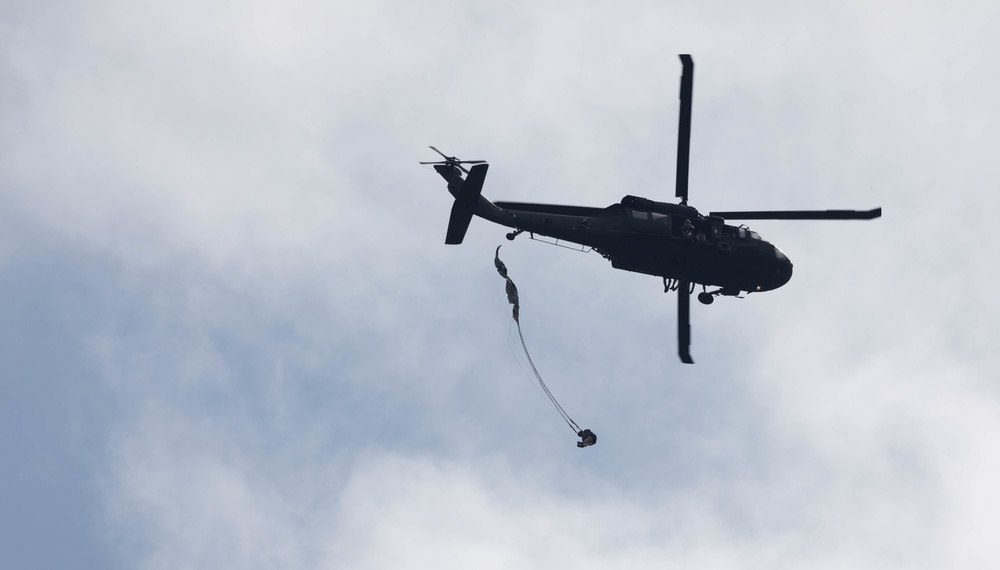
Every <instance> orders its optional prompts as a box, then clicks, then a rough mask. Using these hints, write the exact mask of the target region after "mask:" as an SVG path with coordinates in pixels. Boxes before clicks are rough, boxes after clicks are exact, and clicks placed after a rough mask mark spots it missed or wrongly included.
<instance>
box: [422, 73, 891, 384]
mask: <svg viewBox="0 0 1000 570" xmlns="http://www.w3.org/2000/svg"><path fill="white" fill-rule="evenodd" d="M680 59H681V66H682V73H681V93H680V101H681V110H680V124H679V129H678V135H677V186H676V190H677V191H676V197H678V198H680V204H671V203H666V202H654V201H652V200H649V199H647V198H640V197H637V196H625V197H624V198H622V200H621V202H619V203H618V204H612V205H610V206H608V207H607V208H588V207H583V206H564V205H555V204H530V203H524V202H491V201H489V200H487V199H486V198H485V197H484V196H483V195H482V189H483V182H484V180H485V179H486V171H487V169H488V168H489V165H488V164H486V161H484V160H459V159H458V158H456V157H453V156H447V155H445V154H444V153H442V152H441V151H439V150H438V149H436V148H434V147H430V148H431V149H432V150H434V151H435V152H437V153H438V154H440V155H441V156H442V157H444V160H443V161H436V162H421V163H420V164H432V165H434V169H435V170H436V171H437V172H438V174H440V175H441V176H442V177H443V178H444V179H445V180H446V181H447V182H448V191H449V192H451V193H452V195H453V196H454V197H455V203H454V205H452V208H451V219H450V220H449V222H448V233H447V234H446V237H445V243H446V244H460V243H462V240H463V239H464V237H465V232H466V230H468V228H469V222H470V221H471V220H472V216H474V215H475V216H479V217H481V218H484V219H486V220H489V221H491V222H494V223H497V224H500V225H503V226H508V227H511V228H514V231H513V232H511V233H508V234H507V239H509V240H513V239H514V238H515V237H516V236H517V235H518V234H520V233H522V232H528V233H529V234H530V235H531V236H532V237H534V234H538V235H542V236H547V237H550V238H554V239H556V240H562V241H568V242H572V243H576V244H580V245H581V246H586V247H590V248H592V249H593V250H594V251H596V252H598V253H600V254H601V255H602V256H604V257H605V258H606V259H608V260H610V261H611V266H612V267H614V268H616V269H624V270H627V271H635V272H637V273H645V274H648V275H656V276H658V277H662V278H663V284H664V290H665V291H676V292H677V321H678V322H677V341H678V350H679V354H680V358H681V361H682V362H685V363H687V364H693V363H694V360H693V359H692V358H691V351H690V348H691V306H690V295H691V293H692V292H693V291H694V287H695V285H701V286H702V292H701V293H699V294H698V300H699V301H700V302H702V303H704V304H706V305H708V304H711V303H712V301H714V299H715V296H716V295H726V296H734V297H739V296H740V295H741V293H743V292H748V293H749V292H760V291H770V290H772V289H777V288H778V287H781V286H782V285H784V284H785V283H787V282H788V280H789V279H791V277H792V262H791V261H790V260H789V259H788V257H787V256H786V255H785V254H784V253H783V252H782V251H781V250H780V249H778V248H777V247H775V246H774V245H772V244H771V243H769V242H768V241H767V240H765V239H764V238H762V237H761V236H760V234H758V233H757V232H754V231H751V230H750V228H748V227H746V226H743V225H741V226H730V225H727V224H726V223H725V220H870V219H873V218H878V217H881V216H882V208H875V209H873V210H867V211H858V210H760V211H735V212H709V213H708V215H707V216H703V215H702V214H701V213H699V212H698V210H696V209H695V208H693V207H691V206H688V205H687V198H688V162H689V156H690V150H691V94H692V92H693V86H694V61H693V60H692V59H691V56H690V55H688V54H681V55H680ZM463 164H471V165H475V166H472V168H471V169H469V170H466V169H465V167H463V166H462V165H463ZM462 173H465V174H466V175H467V176H466V177H464V178H463V177H462ZM709 286H713V287H718V289H716V290H714V291H709V290H708V287H709Z"/></svg>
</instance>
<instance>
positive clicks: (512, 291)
mask: <svg viewBox="0 0 1000 570" xmlns="http://www.w3.org/2000/svg"><path fill="white" fill-rule="evenodd" d="M500 247H501V246H497V250H496V254H495V256H494V258H493V264H494V265H495V266H496V268H497V273H499V274H500V276H501V277H503V278H504V279H506V280H507V285H506V290H507V301H508V302H509V303H510V304H511V305H513V306H514V308H513V311H512V315H513V317H514V322H515V323H516V324H517V336H518V338H520V339H521V348H523V349H524V355H525V356H526V357H527V359H528V364H529V365H530V366H531V371H532V372H533V373H534V375H535V379H536V380H537V381H538V385H539V386H541V387H542V390H543V391H544V392H545V395H546V396H547V397H548V399H549V402H551V403H552V407H554V408H555V409H556V411H557V412H559V415H560V416H562V419H563V421H565V422H566V425H568V426H569V428H570V429H571V430H573V433H575V434H579V433H581V431H582V430H581V429H580V426H579V425H577V423H576V422H575V421H573V418H571V417H569V414H567V413H566V410H564V409H563V407H562V406H561V405H559V401H558V400H556V397H555V396H553V395H552V392H551V391H550V390H549V387H548V386H546V385H545V380H542V375H541V374H539V373H538V368H536V367H535V363H534V361H533V360H531V353H529V352H528V344H527V343H526V342H524V333H522V332H521V319H520V311H521V305H520V300H519V299H518V296H517V286H516V285H514V282H513V281H512V280H511V278H510V277H508V276H507V266H506V265H504V263H503V262H502V261H500Z"/></svg>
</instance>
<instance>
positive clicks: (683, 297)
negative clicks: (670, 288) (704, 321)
mask: <svg viewBox="0 0 1000 570" xmlns="http://www.w3.org/2000/svg"><path fill="white" fill-rule="evenodd" d="M677 352H678V353H679V354H680V355H681V362H683V363H684V364H694V360H693V359H692V358H691V283H689V282H687V281H681V282H680V283H678V285H677Z"/></svg>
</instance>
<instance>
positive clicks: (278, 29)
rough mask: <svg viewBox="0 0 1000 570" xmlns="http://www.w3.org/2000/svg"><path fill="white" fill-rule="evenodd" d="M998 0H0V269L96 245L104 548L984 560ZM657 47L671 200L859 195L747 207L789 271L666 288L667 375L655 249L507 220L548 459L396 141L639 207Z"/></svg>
mask: <svg viewBox="0 0 1000 570" xmlns="http://www.w3.org/2000/svg"><path fill="white" fill-rule="evenodd" d="M654 4H655V5H654ZM880 6H881V5H880ZM990 10H992V9H991V8H989V7H985V6H984V7H976V6H973V5H972V4H967V5H963V6H960V7H958V8H957V9H956V8H949V9H947V10H946V9H944V7H938V6H935V5H933V4H924V5H921V6H910V5H906V6H902V5H901V6H897V7H894V8H892V9H886V8H884V7H872V6H868V5H862V4H857V5H855V4H852V3H835V4H830V5H827V6H823V7H818V6H805V5H801V4H799V3H785V2H773V3H769V4H768V6H767V7H761V6H759V5H754V6H752V7H751V6H742V7H740V6H730V5H726V4H724V3H716V4H711V3H710V4H707V5H703V6H700V7H697V8H692V7H675V6H670V5H663V4H662V3H653V4H650V3H643V2H633V3H629V4H627V5H624V6H623V5H621V4H615V5H612V4H611V3H608V4H606V5H605V4H603V3H600V4H591V5H587V6H581V5H576V4H567V3H561V2H543V3H541V4H539V3H537V2H535V3H520V4H517V3H515V4H510V5H505V6H504V7H479V6H475V5H470V4H466V3H462V2H441V3H437V4H436V5H435V6H421V5H416V4H414V5H409V4H406V5H404V4H399V3H392V2H381V3H359V2H335V3H332V4H331V3H327V4H322V5H319V4H315V3H308V2H294V3H291V4H289V3H285V4H282V5H281V6H280V7H279V6H277V5H273V6H272V5H265V4H260V3H258V4H252V5H239V6H237V5H235V4H234V5H228V4H225V3H222V4H218V3H217V4H196V3H190V2H188V3H181V4H176V3H174V4H169V5H160V4H155V5H154V4H151V3H141V4H134V3H127V2H126V3H122V2H108V3H91V4H87V5H86V6H75V5H70V6H66V7H64V9H62V10H59V11H58V13H57V14H53V13H52V11H51V10H47V9H41V8H30V9H29V8H28V7H24V6H22V7H18V9H17V11H15V12H12V13H15V14H16V15H17V17H16V18H12V19H11V20H9V21H8V22H7V23H5V24H0V25H4V26H5V27H4V28H3V30H4V31H5V32H6V34H5V35H4V36H2V37H3V40H2V41H3V42H4V43H3V45H4V47H5V48H9V49H4V50H2V51H3V53H4V54H5V56H4V59H3V67H2V74H3V76H4V77H5V78H7V79H9V81H2V82H0V84H3V85H4V87H0V89H2V91H0V96H2V97H3V100H4V101H9V102H10V104H9V106H8V107H7V108H6V110H3V111H0V114H2V118H3V121H2V122H3V124H4V125H5V126H4V127H0V129H2V130H0V135H2V139H0V149H2V151H3V155H2V157H0V193H2V195H3V196H4V198H5V200H6V202H7V203H8V204H9V208H8V209H7V210H6V212H8V213H5V214H4V216H6V217H16V218H17V220H16V223H14V222H12V223H10V224H6V223H5V224H4V226H3V229H2V230H0V240H2V242H0V260H3V261H4V262H5V263H6V262H7V261H8V260H11V259H16V258H18V256H24V255H27V253H26V252H28V251H32V252H34V251H42V252H44V251H47V250H46V248H47V247H50V245H49V244H57V245H56V246H53V247H56V248H66V249H70V250H72V251H74V252H80V258H81V259H82V260H85V261H86V260H90V259H93V258H99V259H100V260H101V264H102V265H100V270H103V271H107V277H106V282H105V283H104V284H105V285H106V287H107V289H108V291H111V293H109V294H108V295H107V298H102V300H101V302H102V303H104V304H103V305H101V306H102V307H105V309H104V312H103V313H101V312H100V311H98V313H101V314H102V316H103V319H102V320H100V322H96V323H90V326H91V328H90V329H88V330H87V331H86V332H85V333H84V334H88V335H89V338H90V339H91V341H90V345H89V346H90V347H91V351H90V352H89V353H87V355H85V358H84V359H85V362H86V364H88V365H90V366H92V367H94V368H96V369H97V370H98V371H99V373H100V375H101V376H102V378H103V382H102V384H101V385H100V386H99V387H96V388H98V389H99V390H101V391H102V393H105V392H103V391H106V393H107V394H108V395H109V397H108V401H107V402H106V404H105V405H107V410H106V411H107V412H108V417H109V418H110V419H109V420H108V421H109V423H110V429H109V432H108V433H105V432H103V431H101V432H100V433H101V435H100V437H102V438H107V439H106V441H105V443H106V445H107V447H108V449H109V450H110V453H111V455H112V457H113V458H114V461H112V462H111V463H110V464H109V465H107V466H106V468H105V469H104V470H103V471H101V472H100V473H98V474H90V476H95V477H100V478H101V479H102V481H103V482H104V486H103V488H102V491H103V493H104V494H103V499H105V500H106V501H107V504H108V511H109V513H108V517H107V522H108V524H109V525H110V531H109V532H110V534H111V535H114V536H115V538H113V539H110V540H109V542H108V549H109V550H110V551H112V552H115V553H116V555H118V556H119V557H120V560H121V561H122V565H123V566H129V567H131V566H135V565H143V566H146V567H176V566H208V565H211V566H239V567H247V566H254V565H258V566H268V567H273V566H276V565H278V566H293V567H294V566H308V567H315V566H324V565H325V566H332V567H345V566H349V567H360V568H364V567H384V566H388V565H399V566H405V567H415V566H417V567H419V566H421V565H424V566H431V565H434V567H446V568H447V567H467V566H472V565H474V566H476V567H482V566H487V567H489V565H491V564H492V565H494V566H496V567H500V566H503V567H511V566H524V567H542V566H546V567H551V566H565V565H570V564H572V565H573V566H577V567H584V568H586V567H590V566H595V567H596V566H598V565H600V566H610V565H614V566H623V565H627V566H630V567H640V568H642V567H653V566H654V565H655V566H656V567H662V566H663V565H665V564H666V565H670V564H676V565H686V566H694V565H697V566H707V567H718V568H730V567H740V568H745V567H747V566H750V567H776V566H777V567H801V566H805V565H808V566H818V567H831V568H833V567H836V568H842V567H845V566H851V567H885V566H905V567H942V566H944V567H948V566H956V567H976V566H982V567H985V566H986V563H987V561H988V560H989V559H991V558H995V556H993V555H994V554H995V552H994V550H993V549H992V547H991V546H989V540H988V539H989V537H988V535H987V532H988V529H990V528H992V527H993V526H996V525H995V524H994V523H995V522H996V521H995V516H994V515H993V514H992V511H991V510H990V508H989V507H990V505H991V503H992V502H996V501H992V502H991V501H990V500H989V499H990V498H991V496H992V495H991V493H990V488H991V484H990V481H991V480H993V479H995V478H996V475H997V473H996V472H997V467H998V466H997V465H995V464H994V463H995V462H993V461H991V459H990V457H991V454H990V453H989V449H990V442H991V441H993V440H994V439H995V437H994V436H995V435H996V432H997V430H998V427H1000V426H998V425H997V422H996V421H994V420H993V419H992V418H993V417H994V416H996V413H995V412H996V410H997V402H996V396H997V392H996V387H995V384H994V382H993V380H992V376H991V373H992V371H993V370H994V369H995V368H996V362H997V357H996V356H995V355H994V354H993V353H994V352H995V351H993V350H992V344H991V339H992V336H991V332H992V331H991V328H990V325H991V323H992V322H993V321H994V320H995V317H996V315H997V313H998V307H997V304H996V301H995V300H993V299H992V298H991V297H990V296H989V292H990V291H989V287H988V284H989V283H991V282H993V281H994V280H995V279H996V273H997V272H996V269H995V267H996V264H995V263H994V262H993V259H994V258H995V255H994V254H993V253H992V250H991V248H990V246H989V235H990V232H989V229H990V226H989V225H988V224H990V220H989V219H988V218H987V213H988V212H991V211H992V210H994V208H993V207H992V206H994V205H997V203H998V199H997V198H996V196H995V193H992V192H991V191H990V190H989V188H990V184H991V183H993V181H994V179H995V176H994V175H993V174H992V171H991V170H990V164H992V162H991V155H990V153H991V152H992V149H994V148H996V147H997V146H998V145H997V144H996V140H995V139H996V136H997V135H996V133H997V132H1000V129H998V128H997V127H998V126H1000V125H998V120H997V113H996V111H995V110H994V104H993V101H994V100H995V99H996V98H997V92H998V85H997V82H996V78H995V77H994V74H992V73H991V72H990V70H989V69H987V68H986V65H985V63H984V62H985V60H984V57H985V56H984V55H983V54H989V53H994V52H996V45H995V44H996V40H995V39H993V31H992V29H989V28H988V22H990V21H992V20H995V18H992V19H991V16H992V15H993V12H991V11H990ZM9 22H15V23H14V24H11V23H9ZM680 52H691V53H693V54H694V55H695V59H696V62H697V65H698V68H697V77H696V87H695V97H696V100H695V128H694V145H695V149H694V153H693V157H692V185H693V186H692V203H693V204H694V205H696V206H698V207H700V208H703V209H705V210H710V209H739V208H748V209H757V208H782V207H788V208H828V207H829V208H840V207H857V208H868V207H874V206H878V205H881V206H883V207H885V209H886V217H885V218H884V219H881V220H878V221H876V222H867V223H856V224H844V225H838V224H837V223H829V224H824V223H817V224H808V225H798V224H792V223H790V224H787V225H786V224H783V223H778V222H761V223H759V224H754V227H755V228H756V229H760V230H761V231H762V232H763V233H764V234H765V235H766V236H767V237H768V238H769V239H771V240H772V241H774V242H775V243H776V244H778V245H779V246H781V247H782V248H783V249H785V250H786V251H787V252H788V253H789V255H790V256H791V258H792V260H793V261H794V262H795V263H796V273H795V277H794V279H793V280H792V282H791V283H790V284H789V285H788V286H787V287H786V288H784V289H782V290H780V291H777V292H774V293H769V294H767V295H752V296H750V297H749V298H748V299H746V300H744V301H741V302H738V303H737V302H720V303H716V304H715V305H713V306H712V307H711V308H705V307H700V306H698V307H696V308H695V309H694V311H695V323H694V334H695V346H694V353H695V357H696V360H697V361H698V364H697V365H696V366H695V367H693V368H690V367H681V366H680V365H679V364H677V363H676V361H675V356H674V354H673V352H674V347H673V343H674V323H673V315H674V301H673V299H672V298H671V297H667V296H664V295H662V294H660V293H659V292H658V288H659V283H658V282H657V281H656V280H655V279H652V278H647V277H642V276H637V275H632V274H625V273H622V272H617V271H612V270H611V268H610V267H608V265H607V263H605V262H604V261H603V260H601V259H599V258H597V257H596V256H595V255H593V254H591V255H589V256H584V255H578V254H573V253H568V252H563V251H559V250H554V249H553V248H545V247H543V246H540V245H538V244H535V243H524V242H525V241H526V240H523V238H519V241H518V242H515V243H514V244H510V246H509V247H506V248H504V250H502V251H503V252H504V255H505V259H506V260H507V262H508V266H509V268H510V270H511V272H512V275H513V277H514V278H515V280H516V281H517V282H518V285H519V286H520V288H521V291H522V300H523V302H524V310H523V315H524V320H523V322H524V325H525V334H526V336H527V337H528V341H529V345H530V346H531V348H532V354H533V356H535V357H536V362H538V364H539V366H540V369H541V371H542V374H543V376H545V377H546V379H547V380H548V381H549V382H550V386H551V387H552V388H553V391H554V392H555V393H556V395H557V397H559V398H560V400H561V401H562V402H563V403H564V404H565V405H566V407H567V409H568V410H569V411H570V413H571V415H573V416H574V417H575V418H576V419H577V420H579V421H580V422H581V423H584V424H587V425H589V426H591V427H594V428H595V429H596V430H597V431H598V433H600V434H601V437H602V439H601V444H600V445H599V446H598V447H596V448H594V449H590V450H587V451H585V452H579V453H578V452H577V451H578V450H576V449H575V448H573V447H572V443H571V441H572V440H571V438H570V437H569V434H567V433H566V431H565V428H564V427H563V426H562V425H560V424H559V423H558V419H557V418H556V417H555V415H554V414H553V413H552V411H551V410H550V409H548V408H546V403H545V402H544V401H543V400H542V399H541V398H540V397H539V396H538V394H537V393H536V392H534V391H533V390H532V389H531V388H530V387H529V386H528V385H527V383H526V382H525V381H522V380H521V379H520V378H515V376H518V375H519V374H520V372H519V371H518V370H517V364H516V362H515V360H514V358H513V357H511V356H510V355H509V353H508V352H507V350H506V349H504V347H503V345H504V344H505V343H506V339H505V338H504V334H505V332H506V328H507V315H508V314H509V313H508V310H509V308H508V306H507V305H506V302H505V299H504V298H503V293H502V283H501V281H500V280H499V278H498V277H496V276H495V274H494V273H493V269H492V263H491V257H492V253H493V248H494V247H495V245H496V243H497V240H498V239H500V238H499V236H500V235H502V231H501V230H499V229H498V228H495V227H491V226H489V225H488V224H486V223H485V222H481V221H478V220H477V221H475V222H473V225H472V228H471V229H470V232H469V235H468V238H467V243H466V244H465V245H463V246H462V247H460V248H450V247H445V246H443V245H442V244H441V242H442V241H443V233H444V227H445V224H446V220H447V213H448V208H449V206H450V203H449V202H450V197H449V196H448V195H447V194H446V193H445V191H444V188H443V185H442V183H441V181H440V180H439V179H438V177H437V176H436V174H435V173H434V172H433V171H430V170H427V169H421V168H420V167H418V166H417V165H416V164H415V163H416V161H418V160H425V159H431V158H433V155H432V154H431V153H430V151H426V152H425V150H424V149H423V148H422V147H423V145H426V144H435V145H438V146H439V147H440V148H442V149H443V150H445V151H446V152H449V153H456V154H459V155H460V156H463V157H466V158H486V159H489V160H490V161H491V163H492V168H491V171H490V178H489V180H488V181H487V184H486V194H487V195H489V196H490V197H493V198H496V199H513V200H533V201H539V202H555V203H580V204H586V205H606V204H609V203H612V202H615V201H617V200H618V199H619V198H620V197H621V196H622V195H624V194H637V195H645V196H648V197H651V198H654V199H664V200H669V199H670V198H671V196H672V194H673V191H672V187H673V183H672V176H673V165H672V163H673V152H674V146H673V145H674V140H675V136H676V135H675V130H674V129H675V126H676V115H675V113H676V89H677V85H676V82H677V77H678V74H679V65H678V64H677V60H676V56H675V54H676V53H680ZM12 86H13V87H12ZM11 212H13V213H11ZM26 236H27V237H26ZM36 236H43V237H42V239H41V240H40V245H36V246H34V247H33V248H32V249H26V248H23V247H21V245H20V241H22V240H26V239H29V238H30V239H35V237H36ZM82 262H83V261H82ZM88 263H89V261H88ZM9 267H13V265H11V264H7V265H3V266H0V271H3V270H5V269H7V268H9ZM94 272H95V273H96V272H97V270H94ZM4 277H6V278H8V279H16V278H17V275H14V274H12V273H11V272H10V271H8V272H7V273H6V274H4ZM54 279H58V277H57V276H56V277H54ZM12 298H13V297H12ZM724 301H730V300H728V299H726V300H724ZM77 332H78V331H77ZM102 441H104V440H102Z"/></svg>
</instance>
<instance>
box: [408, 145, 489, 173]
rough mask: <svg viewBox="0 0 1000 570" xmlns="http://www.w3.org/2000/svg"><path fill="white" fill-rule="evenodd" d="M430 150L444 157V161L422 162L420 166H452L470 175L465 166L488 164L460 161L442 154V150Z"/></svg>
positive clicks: (475, 161)
mask: <svg viewBox="0 0 1000 570" xmlns="http://www.w3.org/2000/svg"><path fill="white" fill-rule="evenodd" d="M430 149H431V150H433V151H434V152H436V153H438V154H440V155H441V156H442V157H444V160H438V161H435V162H421V163H420V164H447V165H448V166H451V167H453V168H458V169H459V170H461V171H462V172H464V173H466V174H468V173H469V171H468V170H466V169H465V167H464V166H462V165H463V164H486V161H485V160H460V159H459V158H458V157H454V156H448V155H447V154H445V153H443V152H441V151H440V150H438V149H436V148H434V147H430Z"/></svg>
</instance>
